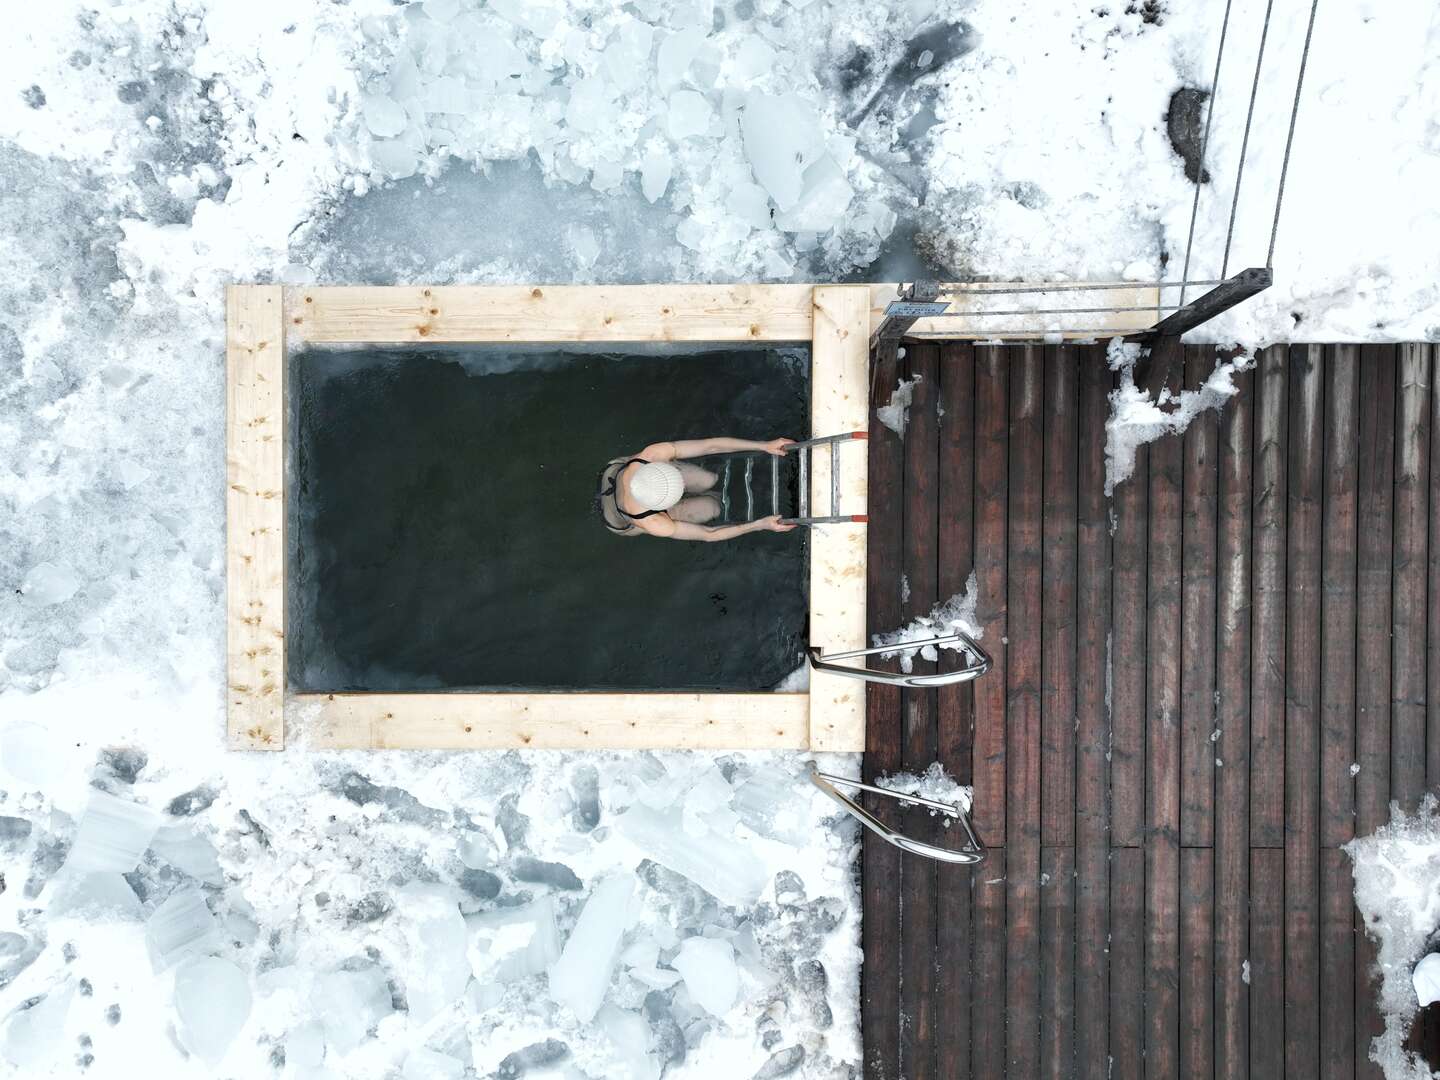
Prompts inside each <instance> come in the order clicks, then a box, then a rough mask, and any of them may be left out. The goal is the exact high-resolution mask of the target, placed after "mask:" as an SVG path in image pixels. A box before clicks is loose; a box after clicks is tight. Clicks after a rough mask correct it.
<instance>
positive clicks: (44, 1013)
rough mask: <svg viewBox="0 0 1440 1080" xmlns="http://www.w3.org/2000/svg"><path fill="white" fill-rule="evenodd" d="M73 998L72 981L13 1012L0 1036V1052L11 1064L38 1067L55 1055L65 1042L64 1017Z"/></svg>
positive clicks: (73, 987)
mask: <svg viewBox="0 0 1440 1080" xmlns="http://www.w3.org/2000/svg"><path fill="white" fill-rule="evenodd" d="M74 997H75V984H74V983H73V982H69V981H66V983H65V984H64V985H63V986H61V987H59V988H57V989H55V990H51V991H50V992H49V993H48V994H46V995H45V996H44V997H42V998H41V999H40V1000H39V1001H37V1002H35V1003H34V1004H33V1005H31V1006H30V1007H29V1008H28V1009H25V1008H22V1009H20V1010H19V1011H18V1012H16V1013H13V1014H12V1015H11V1017H10V1022H9V1023H8V1024H6V1025H5V1034H4V1036H3V1038H0V1054H3V1055H4V1057H5V1060H7V1061H9V1062H10V1063H11V1064H12V1065H18V1066H20V1067H21V1068H25V1069H39V1068H42V1067H43V1066H45V1065H48V1064H50V1062H51V1061H52V1060H53V1059H54V1058H55V1057H56V1055H57V1053H59V1052H60V1051H61V1049H62V1048H63V1047H64V1046H65V1045H66V1040H65V1018H66V1017H67V1016H68V1015H69V1013H70V1002H71V1000H72V999H73V998H74Z"/></svg>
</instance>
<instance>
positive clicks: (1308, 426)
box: [1285, 345, 1325, 1076]
mask: <svg viewBox="0 0 1440 1080" xmlns="http://www.w3.org/2000/svg"><path fill="white" fill-rule="evenodd" d="M1289 362H1290V372H1289V384H1288V390H1289V399H1290V400H1289V404H1290V418H1289V447H1288V449H1289V464H1288V469H1287V473H1288V483H1287V498H1288V506H1289V509H1288V514H1289V519H1288V523H1287V526H1286V557H1285V566H1286V610H1285V624H1286V626H1287V627H1289V628H1290V629H1289V632H1288V634H1287V635H1286V646H1285V1070H1286V1075H1288V1076H1314V1075H1316V1073H1317V1071H1318V1069H1319V1062H1318V1057H1317V1054H1318V1051H1319V1044H1320V1030H1319V1024H1320V1010H1319V1001H1318V1000H1317V998H1316V994H1315V988H1316V986H1317V985H1318V983H1319V977H1320V968H1319V960H1320V912H1319V903H1320V860H1319V839H1320V831H1319V802H1320V730H1319V728H1320V637H1321V633H1320V631H1321V594H1320V586H1321V552H1322V548H1323V545H1322V539H1323V520H1322V505H1321V503H1322V498H1323V493H1324V476H1323V467H1324V464H1325V447H1324V440H1325V362H1324V347H1323V346H1320V345H1292V346H1290V354H1289Z"/></svg>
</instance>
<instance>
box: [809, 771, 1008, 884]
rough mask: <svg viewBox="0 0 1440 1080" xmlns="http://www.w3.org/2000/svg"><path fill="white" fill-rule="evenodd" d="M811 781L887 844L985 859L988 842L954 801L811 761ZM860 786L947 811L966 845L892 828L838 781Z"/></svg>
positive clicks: (968, 861) (967, 860) (944, 858)
mask: <svg viewBox="0 0 1440 1080" xmlns="http://www.w3.org/2000/svg"><path fill="white" fill-rule="evenodd" d="M810 782H811V783H812V784H814V785H815V786H816V787H818V788H819V789H820V790H821V791H823V792H824V793H825V794H826V795H828V796H830V798H832V799H834V800H835V801H836V802H837V803H839V804H840V806H841V807H842V808H843V809H844V810H845V811H846V813H848V814H850V816H851V817H853V818H855V820H856V821H858V822H860V824H861V825H864V826H865V828H867V829H869V830H870V831H871V832H873V833H874V834H875V835H876V836H878V837H880V839H882V840H884V841H885V842H886V843H887V844H893V845H894V846H895V847H897V848H899V849H900V850H901V851H908V852H910V853H911V854H912V855H919V856H922V857H923V858H926V859H935V860H936V861H938V862H945V863H957V864H960V865H963V866H975V865H976V864H978V863H981V862H984V861H985V846H984V845H983V844H981V843H980V838H979V837H978V836H976V835H975V830H974V829H973V828H972V827H971V826H970V815H969V814H967V813H965V811H964V810H963V809H961V808H960V807H959V806H956V805H954V804H953V803H946V802H939V801H937V800H935V799H926V798H924V797H922V796H919V795H906V794H905V793H904V792H901V791H891V790H890V789H889V788H882V787H876V786H875V785H873V784H864V783H861V782H860V781H859V780H851V779H849V778H848V777H844V776H834V775H832V774H831V773H823V772H821V771H820V770H819V769H817V768H815V766H814V765H813V764H812V765H811V767H810ZM837 784H838V785H841V786H844V787H852V788H857V789H859V790H861V791H870V792H874V793H875V794H878V795H885V796H888V797H889V798H892V799H896V800H898V801H899V802H900V803H901V804H902V805H903V804H906V803H913V804H914V805H917V806H924V807H926V808H928V809H931V810H936V811H938V812H939V813H942V814H945V815H946V816H947V817H951V818H954V819H955V820H956V821H959V822H960V824H961V826H963V827H964V829H965V837H966V841H967V846H966V847H963V848H946V847H940V846H938V845H936V844H927V843H925V842H924V841H923V840H913V839H911V838H910V837H908V836H906V835H905V834H904V833H902V832H899V831H897V830H895V829H892V828H891V827H890V826H889V825H886V824H885V823H884V822H883V821H881V820H880V819H879V818H877V817H876V816H875V815H874V814H872V813H870V811H868V810H866V809H865V808H864V807H863V806H861V805H860V804H859V803H857V802H856V801H855V800H854V799H852V798H850V797H849V796H848V795H843V794H841V793H840V791H839V790H838V788H837V787H836V785H837Z"/></svg>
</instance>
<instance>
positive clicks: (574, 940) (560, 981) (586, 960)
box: [550, 873, 635, 1024]
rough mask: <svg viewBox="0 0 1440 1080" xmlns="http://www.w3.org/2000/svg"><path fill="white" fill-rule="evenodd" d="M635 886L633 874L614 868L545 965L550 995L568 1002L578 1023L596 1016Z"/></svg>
mask: <svg viewBox="0 0 1440 1080" xmlns="http://www.w3.org/2000/svg"><path fill="white" fill-rule="evenodd" d="M634 890H635V877H634V875H633V874H629V873H625V874H616V875H615V876H613V877H609V878H606V879H605V880H604V881H602V882H600V884H598V885H597V886H595V891H594V892H592V893H591V894H590V898H589V899H588V900H586V901H585V908H584V910H582V911H581V912H580V918H579V919H577V920H576V922H575V929H574V930H572V931H570V938H569V940H568V941H566V942H565V951H564V952H562V953H561V954H560V959H559V960H558V961H556V963H555V965H554V966H553V967H552V968H551V969H550V996H551V997H552V998H554V999H555V1001H556V1002H557V1003H559V1004H561V1005H567V1006H569V1008H570V1011H571V1012H573V1013H574V1014H575V1016H576V1018H577V1019H579V1020H580V1022H581V1023H586V1024H588V1023H589V1022H590V1021H591V1020H593V1019H594V1018H595V1013H596V1011H597V1010H598V1009H599V1008H600V1002H601V1001H603V1000H604V998H605V990H606V988H607V987H608V986H609V985H610V976H611V975H612V974H613V973H614V971H615V961H616V959H617V958H618V956H619V952H620V938H621V937H622V936H623V935H624V933H625V928H626V926H627V925H628V924H629V921H630V917H629V912H630V897H631V894H632V893H633V892H634Z"/></svg>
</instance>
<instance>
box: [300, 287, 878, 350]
mask: <svg viewBox="0 0 1440 1080" xmlns="http://www.w3.org/2000/svg"><path fill="white" fill-rule="evenodd" d="M851 288H863V287H859V286H852V287H851ZM814 291H816V290H815V288H814V287H813V286H810V285H497V286H491V285H398V286H325V287H315V288H292V289H290V290H288V293H287V297H286V300H287V311H286V319H287V324H288V326H287V328H288V329H289V331H290V334H291V337H292V339H294V340H297V341H314V342H322V341H323V342H353V343H359V342H377V343H382V342H383V343H396V342H401V343H411V344H431V343H443V342H450V343H456V342H517V343H521V342H573V341H586V342H593V341H615V342H619V341H631V342H634V341H757V342H759V341H808V340H810V336H811V293H812V292H814ZM866 330H867V332H868V327H866ZM862 336H864V335H862Z"/></svg>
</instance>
